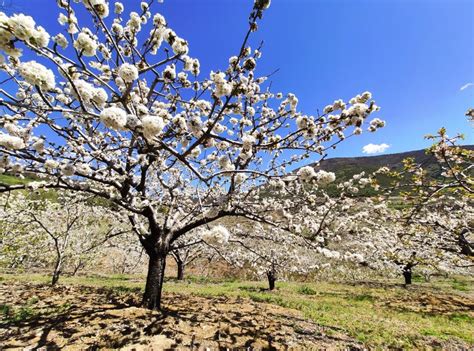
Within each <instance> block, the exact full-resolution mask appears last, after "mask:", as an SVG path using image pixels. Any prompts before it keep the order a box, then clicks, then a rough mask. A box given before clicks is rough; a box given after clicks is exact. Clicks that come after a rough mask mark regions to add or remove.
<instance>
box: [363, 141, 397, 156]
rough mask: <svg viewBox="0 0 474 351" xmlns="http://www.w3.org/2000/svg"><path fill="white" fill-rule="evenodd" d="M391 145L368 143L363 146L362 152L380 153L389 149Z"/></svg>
mask: <svg viewBox="0 0 474 351" xmlns="http://www.w3.org/2000/svg"><path fill="white" fill-rule="evenodd" d="M389 147H390V145H388V144H385V143H383V144H379V145H377V144H367V145H365V146H364V147H363V148H362V152H363V153H364V154H369V155H371V154H380V153H382V152H384V151H385V150H387V149H388V148H389Z"/></svg>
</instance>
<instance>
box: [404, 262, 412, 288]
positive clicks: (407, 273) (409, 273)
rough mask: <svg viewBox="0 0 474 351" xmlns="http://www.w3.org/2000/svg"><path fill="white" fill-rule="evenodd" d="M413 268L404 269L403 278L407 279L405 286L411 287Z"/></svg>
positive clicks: (406, 267) (409, 266)
mask: <svg viewBox="0 0 474 351" xmlns="http://www.w3.org/2000/svg"><path fill="white" fill-rule="evenodd" d="M411 269H412V266H411V265H409V264H408V265H406V266H405V267H403V278H404V279H405V285H410V284H411V278H412V270H411Z"/></svg>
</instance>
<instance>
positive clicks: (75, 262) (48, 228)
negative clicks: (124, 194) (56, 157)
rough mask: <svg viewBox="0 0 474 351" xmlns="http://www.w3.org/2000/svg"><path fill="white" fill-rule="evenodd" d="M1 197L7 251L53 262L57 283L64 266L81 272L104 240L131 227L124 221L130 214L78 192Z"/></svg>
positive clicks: (53, 280) (14, 257)
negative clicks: (52, 196)
mask: <svg viewBox="0 0 474 351" xmlns="http://www.w3.org/2000/svg"><path fill="white" fill-rule="evenodd" d="M30 186H31V185H30ZM0 200H1V210H0V222H1V223H2V231H1V239H2V251H3V254H4V255H6V256H9V257H8V260H11V261H16V262H18V259H17V257H21V261H25V262H24V263H27V262H29V263H30V264H35V265H38V264H40V265H44V266H48V267H49V266H52V267H53V268H52V274H51V284H52V285H55V284H56V283H57V282H58V280H59V277H60V275H61V274H62V273H63V271H64V269H65V267H67V266H70V267H71V268H72V272H71V273H72V274H76V273H77V271H78V270H79V269H81V268H83V267H84V266H85V265H86V263H87V262H89V263H90V261H92V260H94V259H95V258H96V255H97V254H98V253H99V250H100V249H101V248H102V247H101V246H102V245H103V244H104V243H105V242H107V241H108V240H110V239H111V238H113V237H115V236H118V235H122V234H124V233H126V231H127V229H126V228H127V226H128V224H127V223H125V224H124V223H122V226H120V225H119V223H120V222H121V221H122V222H123V220H124V219H126V217H123V219H121V218H120V217H119V216H117V215H116V214H115V213H114V212H112V211H110V209H108V208H106V207H103V206H91V204H87V203H86V202H85V200H86V198H85V197H84V196H81V195H78V194H76V196H74V197H71V196H68V195H67V194H60V196H59V198H58V199H57V201H52V200H49V199H43V198H39V199H35V198H32V197H31V196H25V195H23V194H17V195H15V196H8V197H7V196H3V197H1V198H0ZM120 227H122V229H118V228H120ZM25 248H27V250H24V249H25ZM27 267H28V266H27Z"/></svg>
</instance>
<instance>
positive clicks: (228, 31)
mask: <svg viewBox="0 0 474 351" xmlns="http://www.w3.org/2000/svg"><path fill="white" fill-rule="evenodd" d="M6 2H7V3H8V1H6ZM122 2H123V3H124V4H125V6H126V8H128V9H130V8H131V7H136V6H137V4H139V1H135V0H133V1H132V0H124V1H122ZM55 3H56V1H55V0H28V1H27V0H14V1H13V4H14V7H15V11H17V12H24V13H27V14H30V15H32V16H33V17H35V18H36V21H37V23H38V24H40V25H43V26H44V27H45V28H47V29H48V30H49V31H50V33H51V34H56V32H59V31H60V30H61V27H60V26H59V25H58V24H57V8H56V5H55ZM252 3H253V1H251V0H199V1H196V0H165V1H164V3H163V4H159V5H158V6H155V7H154V9H155V10H156V11H158V12H161V13H162V14H163V15H164V16H165V17H166V18H167V20H168V23H169V25H170V26H171V27H172V28H173V29H174V30H175V31H176V32H177V33H178V35H180V36H181V37H183V38H185V39H187V40H188V41H189V43H190V55H191V56H193V57H197V58H199V59H200V61H201V72H202V73H201V74H202V75H204V74H207V73H208V72H209V71H210V70H211V69H214V70H217V69H222V68H225V67H226V65H227V60H228V58H229V57H230V56H232V55H235V54H237V52H238V49H239V47H240V44H241V41H242V38H243V35H244V33H245V30H246V27H247V18H248V14H249V12H250V10H251V7H252ZM132 5H133V6H132ZM473 15H474V1H471V0H273V1H272V5H271V7H270V9H269V10H267V11H266V12H265V15H264V18H263V20H262V21H260V24H259V26H260V30H259V31H258V32H257V33H255V34H254V35H253V38H252V42H251V43H252V45H253V47H256V46H257V44H258V43H259V42H260V41H261V40H263V41H264V48H263V57H262V59H261V60H260V61H259V62H258V72H259V73H261V74H266V73H270V72H272V71H273V70H275V69H279V72H278V73H277V74H275V75H274V76H273V77H272V81H273V83H272V84H273V85H272V86H273V90H274V91H275V92H276V91H282V92H292V93H295V94H296V95H297V96H298V98H299V101H300V105H299V106H300V109H301V110H303V111H304V112H305V113H307V114H312V113H316V109H318V108H319V109H322V108H324V106H325V105H326V104H328V103H332V102H333V101H334V100H335V99H338V98H343V99H345V100H348V99H350V98H351V97H352V96H354V95H356V94H358V93H361V92H363V91H365V90H369V91H371V92H372V93H373V96H374V98H375V100H376V101H377V103H378V105H380V106H381V107H382V110H381V111H380V113H379V117H380V118H383V119H385V120H386V121H387V126H386V128H384V129H382V130H380V131H378V132H377V133H375V134H373V133H366V134H365V135H362V136H360V137H357V138H352V140H348V141H347V142H346V143H342V144H341V146H340V147H339V148H338V150H335V151H334V152H333V153H331V156H361V155H363V153H362V147H363V146H364V145H366V144H369V143H373V144H381V143H386V144H389V145H390V147H389V148H388V149H387V150H386V152H401V151H407V150H413V149H419V148H423V147H426V146H428V145H429V142H428V141H425V140H423V136H424V135H425V134H427V133H434V132H435V131H436V130H437V129H439V128H440V127H442V126H444V127H446V128H448V131H449V132H450V134H455V133H457V132H462V133H464V134H465V135H466V141H465V143H469V144H472V143H474V133H473V128H472V125H469V123H468V122H467V120H466V118H465V117H464V113H465V111H466V110H467V108H469V107H474V86H469V87H467V88H466V89H464V90H462V91H461V90H460V88H461V87H462V86H464V85H465V84H467V83H471V82H472V83H474V42H473V38H474V24H473V21H472V18H473Z"/></svg>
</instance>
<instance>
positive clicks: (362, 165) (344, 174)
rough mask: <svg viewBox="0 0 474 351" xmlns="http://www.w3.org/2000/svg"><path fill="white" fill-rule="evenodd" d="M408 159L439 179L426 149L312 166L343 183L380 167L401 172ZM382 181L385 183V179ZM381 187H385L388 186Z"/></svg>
mask: <svg viewBox="0 0 474 351" xmlns="http://www.w3.org/2000/svg"><path fill="white" fill-rule="evenodd" d="M463 147H464V148H466V149H469V150H474V145H463ZM406 158H414V159H415V162H416V163H418V164H421V165H422V167H423V168H424V169H425V170H427V171H428V173H429V174H430V175H431V176H432V177H434V178H437V177H439V175H440V169H439V166H438V164H437V162H436V160H435V158H434V156H432V155H428V154H426V151H425V150H424V149H423V150H415V151H407V152H401V153H395V154H384V155H377V156H362V157H335V158H328V159H325V160H323V161H321V162H320V165H319V166H315V164H312V166H314V168H315V169H324V170H325V171H329V172H334V173H335V174H336V178H337V180H338V182H341V181H346V180H348V179H350V178H352V176H353V175H354V174H357V173H360V172H362V171H365V172H366V173H371V172H374V171H376V170H377V169H379V168H380V167H388V168H390V169H391V170H399V169H401V168H402V167H403V163H402V161H403V160H404V159H406ZM380 180H381V181H382V182H383V178H382V179H380ZM381 185H382V186H384V185H388V184H381ZM333 188H334V189H333ZM328 190H329V191H330V192H331V193H332V192H333V190H334V191H336V188H335V186H330V187H329V188H328ZM372 193H373V191H372V190H371V189H366V190H365V191H364V192H363V194H361V195H372Z"/></svg>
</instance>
